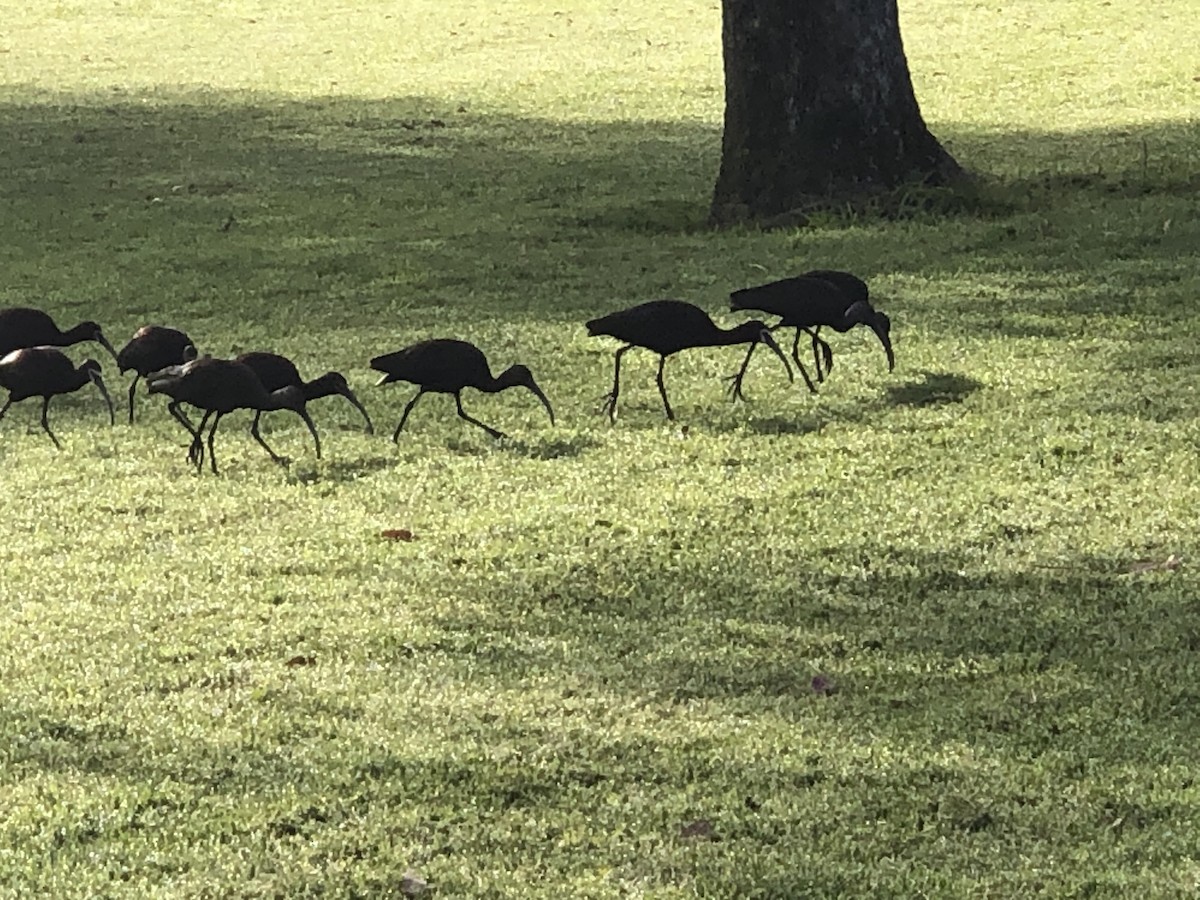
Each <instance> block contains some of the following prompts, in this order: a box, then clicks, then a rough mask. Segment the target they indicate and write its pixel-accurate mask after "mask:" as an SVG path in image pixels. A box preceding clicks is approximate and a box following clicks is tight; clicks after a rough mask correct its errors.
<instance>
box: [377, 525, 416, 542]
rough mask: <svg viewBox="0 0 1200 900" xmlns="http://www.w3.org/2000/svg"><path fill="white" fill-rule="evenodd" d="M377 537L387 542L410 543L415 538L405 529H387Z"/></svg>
mask: <svg viewBox="0 0 1200 900" xmlns="http://www.w3.org/2000/svg"><path fill="white" fill-rule="evenodd" d="M379 536H380V537H381V538H384V539H385V540H389V541H411V540H413V538H414V537H415V536H414V535H413V533H412V532H411V531H409V530H408V529H407V528H388V529H386V530H384V531H381V532H379Z"/></svg>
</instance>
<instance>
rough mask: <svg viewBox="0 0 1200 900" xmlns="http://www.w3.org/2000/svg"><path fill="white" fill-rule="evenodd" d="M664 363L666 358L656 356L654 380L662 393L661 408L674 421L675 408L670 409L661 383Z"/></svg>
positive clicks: (669, 403)
mask: <svg viewBox="0 0 1200 900" xmlns="http://www.w3.org/2000/svg"><path fill="white" fill-rule="evenodd" d="M666 364H667V358H666V357H665V356H660V357H659V358H658V377H657V378H655V381H657V382H658V392H659V393H660V394H662V398H663V408H664V409H666V411H667V418H668V419H669V420H670V421H672V422H674V421H675V410H673V409H671V402H670V401H669V400H667V386H666V385H665V384H663V366H665V365H666ZM739 387H740V385H739Z"/></svg>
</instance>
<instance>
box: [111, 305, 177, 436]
mask: <svg viewBox="0 0 1200 900" xmlns="http://www.w3.org/2000/svg"><path fill="white" fill-rule="evenodd" d="M195 358H196V346H195V344H193V343H192V339H191V338H189V337H188V336H187V335H186V334H184V333H183V332H182V331H180V330H179V329H177V328H168V327H166V326H165V325H144V326H142V327H141V328H139V329H138V330H137V331H136V332H134V335H133V337H132V338H131V339H130V340H129V343H127V344H126V345H125V346H124V347H122V348H121V350H120V352H119V353H117V368H118V369H119V370H120V371H121V373H122V374H124V373H125V372H127V371H129V370H130V369H132V370H133V372H134V376H133V383H132V384H130V385H129V421H130V422H133V399H134V392H135V390H136V389H137V383H138V380H139V379H141V378H145V377H146V376H148V375H149V374H150V373H152V372H160V371H162V370H163V369H165V368H167V367H168V366H181V365H183V364H184V363H185V362H187V361H188V360H192V359H195Z"/></svg>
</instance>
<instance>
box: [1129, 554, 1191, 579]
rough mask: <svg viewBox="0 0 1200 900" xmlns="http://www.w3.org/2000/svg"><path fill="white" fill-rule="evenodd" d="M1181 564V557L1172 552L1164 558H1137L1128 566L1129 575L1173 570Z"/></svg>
mask: <svg viewBox="0 0 1200 900" xmlns="http://www.w3.org/2000/svg"><path fill="white" fill-rule="evenodd" d="M1182 565H1183V557H1182V556H1179V555H1177V554H1175V553H1172V554H1171V555H1170V556H1168V557H1167V558H1166V559H1164V560H1161V561H1160V560H1157V559H1139V560H1138V561H1137V562H1135V563H1134V564H1133V565H1132V566H1130V567H1129V574H1130V575H1141V574H1143V573H1145V572H1174V571H1175V570H1176V569H1178V568H1179V567H1180V566H1182Z"/></svg>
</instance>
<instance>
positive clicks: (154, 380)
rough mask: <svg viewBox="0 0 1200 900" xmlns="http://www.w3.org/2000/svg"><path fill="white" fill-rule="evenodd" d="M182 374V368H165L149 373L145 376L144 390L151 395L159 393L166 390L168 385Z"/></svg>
mask: <svg viewBox="0 0 1200 900" xmlns="http://www.w3.org/2000/svg"><path fill="white" fill-rule="evenodd" d="M182 374H183V366H167V367H166V368H165V369H159V370H158V371H157V372H151V373H150V374H149V375H147V376H146V390H147V391H149V392H150V393H151V394H158V393H161V392H163V391H165V390H166V388H167V386H168V385H170V384H172V383H174V382H175V381H177V380H178V379H179V376H180V375H182Z"/></svg>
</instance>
